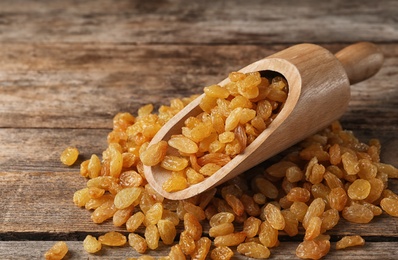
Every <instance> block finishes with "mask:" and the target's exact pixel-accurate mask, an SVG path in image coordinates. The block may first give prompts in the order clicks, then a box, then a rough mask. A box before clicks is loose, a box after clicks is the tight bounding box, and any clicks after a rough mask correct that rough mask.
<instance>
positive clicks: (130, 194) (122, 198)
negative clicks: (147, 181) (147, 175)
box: [114, 187, 142, 209]
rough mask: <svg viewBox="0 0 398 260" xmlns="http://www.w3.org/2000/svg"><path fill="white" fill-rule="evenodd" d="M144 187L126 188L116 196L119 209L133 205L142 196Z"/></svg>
mask: <svg viewBox="0 0 398 260" xmlns="http://www.w3.org/2000/svg"><path fill="white" fill-rule="evenodd" d="M141 191H142V189H141V188H138V187H129V188H124V189H122V190H121V191H120V192H118V193H117V194H116V196H115V200H114V204H115V207H116V208H118V209H124V208H127V207H129V206H130V205H132V204H133V203H134V202H135V201H136V200H137V199H138V198H139V196H140V194H141Z"/></svg>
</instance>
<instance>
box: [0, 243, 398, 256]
mask: <svg viewBox="0 0 398 260" xmlns="http://www.w3.org/2000/svg"><path fill="white" fill-rule="evenodd" d="M65 242H66V243H67V245H68V248H69V252H68V254H67V255H66V257H65V258H64V259H66V260H68V259H90V260H95V259H109V260H116V259H126V258H127V257H139V256H140V254H138V253H137V252H135V251H134V249H133V248H131V247H130V246H128V245H125V246H123V247H113V248H112V247H107V246H106V247H104V248H103V249H102V250H101V252H100V253H96V254H88V253H87V252H85V251H84V249H83V247H82V242H81V241H65ZM54 243H55V241H0V258H1V259H2V260H11V259H12V260H25V259H41V258H42V257H43V255H44V253H45V252H46V251H47V250H48V249H49V248H51V247H52V246H53V245H54ZM298 244H299V242H282V243H281V244H280V245H279V246H278V247H276V248H272V249H271V258H270V259H292V260H293V259H298V258H297V257H296V256H295V251H296V247H297V245H298ZM331 246H332V249H331V250H330V253H329V254H328V255H327V256H326V257H324V258H322V259H325V260H333V259H342V260H362V259H369V260H370V259H374V260H378V259H380V256H381V255H382V256H383V258H382V259H383V260H384V259H385V260H395V259H396V255H397V253H398V251H397V248H398V242H366V243H365V245H364V246H360V247H353V248H349V249H345V250H336V249H334V248H335V243H331ZM168 251H169V247H168V246H162V245H161V246H160V247H159V250H156V251H151V250H148V251H147V254H149V255H151V256H153V257H159V256H165V255H167V254H168ZM232 259H233V260H248V259H252V258H248V257H246V256H243V255H240V254H239V253H235V255H234V257H233V258H232Z"/></svg>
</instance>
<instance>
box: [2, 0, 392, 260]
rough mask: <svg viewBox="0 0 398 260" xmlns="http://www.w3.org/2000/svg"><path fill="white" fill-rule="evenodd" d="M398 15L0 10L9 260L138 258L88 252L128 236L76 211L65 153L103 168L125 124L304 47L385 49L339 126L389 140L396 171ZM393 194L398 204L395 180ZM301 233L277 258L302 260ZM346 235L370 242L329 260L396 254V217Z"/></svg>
mask: <svg viewBox="0 0 398 260" xmlns="http://www.w3.org/2000/svg"><path fill="white" fill-rule="evenodd" d="M397 10H398V2H397V1H395V0H381V1H367V2H366V4H365V3H364V2H363V1H360V0H354V1H349V2H348V1H341V0H330V1H317V0H305V1H300V4H298V3H292V2H290V1H277V0H270V1H265V2H264V1H257V0H246V1H244V2H242V1H238V0H232V1H210V0H205V1H196V2H194V1H191V2H189V3H187V2H186V1H183V0H161V1H157V0H146V1H140V0H120V1H112V0H88V1H63V0H56V1H52V0H41V1H29V0H16V1H14V0H3V1H0V205H1V210H0V259H41V258H42V255H43V254H44V252H45V251H46V250H48V248H50V247H51V246H52V245H53V244H54V242H55V241H58V240H65V241H67V243H68V246H69V247H70V253H69V254H68V256H67V259H125V258H126V257H128V256H138V255H137V254H136V253H134V250H132V248H130V247H128V246H125V247H122V248H118V249H114V248H109V247H107V248H105V250H103V252H102V253H101V254H99V255H87V254H86V253H85V252H84V250H83V248H82V240H83V239H84V237H85V236H86V235H87V234H93V235H101V234H103V233H105V232H107V231H111V230H119V231H124V228H115V227H114V226H113V224H112V223H111V222H109V221H108V222H106V223H103V224H101V225H96V224H93V223H92V221H91V219H90V212H88V211H86V210H84V209H80V208H77V207H76V206H75V205H73V202H72V196H73V192H75V191H76V190H77V189H79V188H82V187H84V185H85V183H86V181H85V179H84V178H82V177H80V176H79V173H78V172H79V166H78V164H76V165H75V166H73V167H65V166H63V165H61V163H60V162H59V155H60V152H61V151H62V150H63V149H64V148H65V147H66V146H69V145H74V146H77V147H78V148H79V150H80V152H81V155H80V157H79V162H81V161H82V160H84V159H87V158H89V157H90V156H91V154H93V153H95V154H98V155H101V153H102V151H103V149H104V148H106V146H107V142H106V137H107V134H108V133H109V131H110V130H111V127H112V118H113V116H114V115H115V114H116V113H118V112H126V111H127V112H131V113H136V111H137V109H138V108H139V107H140V106H141V105H144V104H147V103H153V104H155V106H156V107H158V106H159V105H161V104H165V103H167V102H168V100H170V99H171V98H174V97H185V96H188V95H190V94H197V93H200V92H202V89H203V87H204V86H207V85H209V84H212V83H215V82H219V81H220V80H221V79H224V78H225V77H226V74H227V73H229V72H230V71H233V70H238V69H240V68H242V67H243V66H245V65H247V64H250V63H252V62H254V61H256V60H258V59H261V58H263V57H265V56H268V55H271V54H273V53H275V52H277V51H280V50H283V49H285V48H287V47H289V46H291V45H293V44H296V43H302V42H310V43H317V44H320V45H321V46H323V47H325V48H327V49H329V50H331V51H332V52H334V53H335V52H337V51H338V50H340V49H342V48H344V47H345V46H347V45H349V44H351V43H354V42H357V41H371V42H375V43H377V44H378V46H379V47H380V48H381V49H382V51H383V53H384V55H385V61H384V65H383V67H382V69H381V71H380V72H379V73H378V74H376V76H374V77H373V78H371V79H369V80H367V81H365V82H362V83H358V84H356V85H353V86H351V93H352V98H351V101H350V104H349V107H348V110H347V111H346V113H345V114H344V115H343V116H342V118H341V121H342V123H343V126H344V128H346V129H349V130H353V131H354V132H355V134H356V135H357V136H358V137H359V138H360V139H361V140H363V141H367V140H369V139H370V138H379V139H380V140H381V143H382V154H381V157H382V160H383V162H387V163H391V164H393V165H395V166H398V160H397V158H398V149H397V147H398V135H397V131H398V128H397V126H398V88H397V83H396V82H397V81H398V20H397V18H396V17H397ZM389 187H390V188H391V189H393V190H394V191H395V192H398V182H397V181H396V180H391V181H390V183H389ZM181 230H182V226H179V231H181ZM138 232H139V233H141V234H142V232H143V229H141V230H139V231H138ZM300 234H301V236H299V237H296V238H289V237H287V236H285V235H284V234H283V233H281V236H280V239H281V241H282V242H281V244H280V246H279V247H277V248H275V249H272V256H273V258H275V259H296V257H295V256H294V252H295V248H296V246H297V245H298V243H299V241H300V240H301V239H302V234H303V233H302V230H301V233H300ZM345 234H360V235H363V236H364V237H365V239H366V241H367V242H366V245H365V246H364V247H357V248H352V249H349V250H342V251H336V250H331V253H330V254H329V255H328V256H327V257H325V259H338V258H340V259H395V256H396V255H397V254H398V249H397V248H398V244H397V242H398V221H397V218H392V217H388V216H386V215H385V214H383V215H382V216H379V217H377V218H375V219H374V220H373V221H372V223H371V224H369V225H353V224H350V223H347V222H345V221H341V222H340V223H339V224H338V226H337V227H336V228H335V229H333V230H331V231H330V235H331V236H332V241H333V243H332V245H333V246H334V243H335V241H336V240H337V239H339V238H340V237H341V236H342V235H345ZM168 250H169V248H168V247H164V246H162V247H161V248H160V250H157V251H150V252H149V253H150V254H152V255H154V256H155V255H157V256H159V255H166V254H167V253H168ZM234 259H239V260H240V259H242V260H243V259H247V257H244V256H241V255H238V254H236V255H235V256H234Z"/></svg>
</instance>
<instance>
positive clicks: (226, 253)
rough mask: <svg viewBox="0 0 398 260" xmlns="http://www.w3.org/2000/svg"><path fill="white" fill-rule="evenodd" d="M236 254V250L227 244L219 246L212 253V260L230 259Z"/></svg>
mask: <svg viewBox="0 0 398 260" xmlns="http://www.w3.org/2000/svg"><path fill="white" fill-rule="evenodd" d="M233 256H234V252H233V251H232V250H231V248H229V247H227V246H218V247H216V248H214V249H213V250H212V251H211V253H210V258H211V259H212V260H229V259H231V258H232V257H233Z"/></svg>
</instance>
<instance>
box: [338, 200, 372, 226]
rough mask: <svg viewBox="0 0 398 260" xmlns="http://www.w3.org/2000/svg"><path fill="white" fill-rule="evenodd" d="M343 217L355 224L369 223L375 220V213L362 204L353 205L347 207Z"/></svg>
mask: <svg viewBox="0 0 398 260" xmlns="http://www.w3.org/2000/svg"><path fill="white" fill-rule="evenodd" d="M342 216H343V218H345V219H346V220H348V221H350V222H354V223H369V222H370V221H371V220H372V219H373V212H372V211H371V210H370V209H368V208H367V207H365V206H363V205H360V204H356V203H355V204H353V205H351V206H348V207H345V208H344V209H343V211H342Z"/></svg>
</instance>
